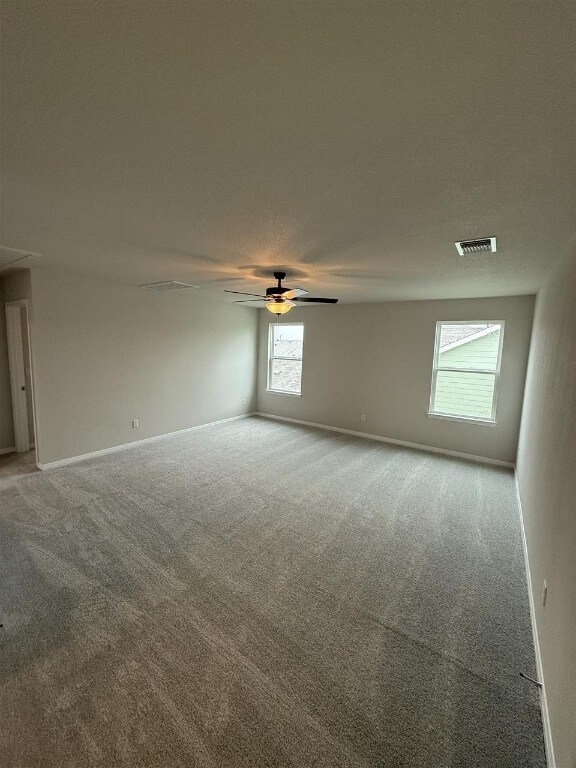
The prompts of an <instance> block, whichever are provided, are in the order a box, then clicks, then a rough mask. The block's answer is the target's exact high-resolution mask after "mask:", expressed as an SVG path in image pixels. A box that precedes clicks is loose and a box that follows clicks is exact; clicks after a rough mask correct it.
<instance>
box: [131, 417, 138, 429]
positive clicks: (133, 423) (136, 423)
mask: <svg viewBox="0 0 576 768" xmlns="http://www.w3.org/2000/svg"><path fill="white" fill-rule="evenodd" d="M137 426H138V419H132V429H136V427H137Z"/></svg>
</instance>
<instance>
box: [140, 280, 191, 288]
mask: <svg viewBox="0 0 576 768" xmlns="http://www.w3.org/2000/svg"><path fill="white" fill-rule="evenodd" d="M138 287H139V288H149V289H150V290H151V291H182V290H184V289H185V288H198V286H197V285H190V284H189V283H178V282H176V280H166V281H165V282H163V283H148V285H140V286H138Z"/></svg>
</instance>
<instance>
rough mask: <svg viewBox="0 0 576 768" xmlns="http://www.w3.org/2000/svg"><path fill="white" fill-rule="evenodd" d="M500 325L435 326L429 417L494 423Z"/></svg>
mask: <svg viewBox="0 0 576 768" xmlns="http://www.w3.org/2000/svg"><path fill="white" fill-rule="evenodd" d="M503 337H504V323H503V322H498V323H495V322H475V323H472V322H470V323H436V344H435V347H434V368H433V372H432V392H431V394H430V411H429V415H430V416H441V417H444V418H454V419H465V420H470V421H482V422H492V423H495V421H496V396H497V392H498V380H499V378H500V360H501V358H502V339H503Z"/></svg>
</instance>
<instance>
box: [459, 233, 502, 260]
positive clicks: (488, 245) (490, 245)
mask: <svg viewBox="0 0 576 768" xmlns="http://www.w3.org/2000/svg"><path fill="white" fill-rule="evenodd" d="M454 245H455V246H456V250H457V251H458V253H459V254H460V256H467V255H468V254H469V253H482V252H487V253H496V238H495V237H483V238H482V239H480V240H460V241H459V242H457V243H454Z"/></svg>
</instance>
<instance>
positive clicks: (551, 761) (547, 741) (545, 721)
mask: <svg viewBox="0 0 576 768" xmlns="http://www.w3.org/2000/svg"><path fill="white" fill-rule="evenodd" d="M514 482H515V484H516V498H517V500H518V514H519V516H520V535H521V537H522V548H523V550H524V565H525V567H526V581H527V583H528V600H529V602H530V622H531V624H532V638H533V640H534V655H535V657H536V674H537V675H538V680H539V681H540V682H541V683H542V688H540V707H541V710H542V727H543V729H544V746H545V747H546V761H547V765H548V768H556V760H555V757H554V745H553V743H552V729H551V727H550V714H549V712H548V700H547V698H546V684H545V682H544V670H543V668H542V655H541V653H540V641H539V639H538V626H537V624H536V610H535V607H534V593H533V591H532V576H531V574H530V559H529V557H528V544H527V542H526V530H525V528H524V513H523V511H522V497H521V496H520V487H519V486H518V475H517V474H516V472H514Z"/></svg>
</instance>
